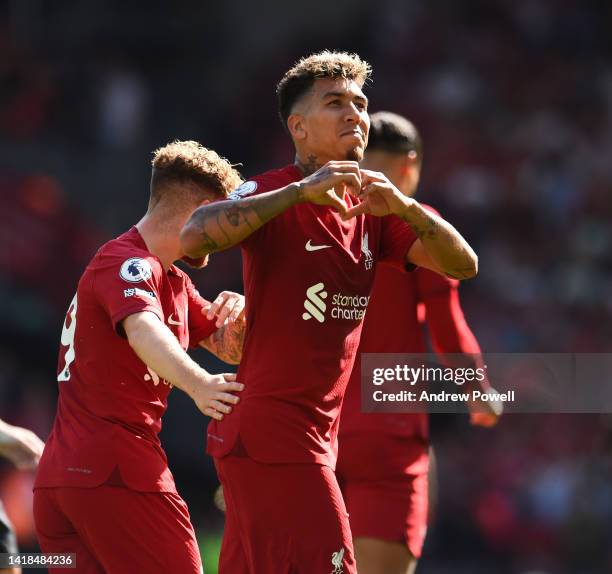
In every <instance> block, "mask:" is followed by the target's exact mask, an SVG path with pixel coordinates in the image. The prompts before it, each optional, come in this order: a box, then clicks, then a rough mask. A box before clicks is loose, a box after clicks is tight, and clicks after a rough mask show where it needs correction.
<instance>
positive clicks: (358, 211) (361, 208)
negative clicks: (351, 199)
mask: <svg viewBox="0 0 612 574" xmlns="http://www.w3.org/2000/svg"><path fill="white" fill-rule="evenodd" d="M365 213H369V206H368V204H367V202H365V201H362V202H361V203H359V204H358V205H355V206H353V207H351V208H350V209H347V210H346V212H345V213H344V215H343V216H342V219H344V220H346V219H351V217H357V216H358V215H363V214H365Z"/></svg>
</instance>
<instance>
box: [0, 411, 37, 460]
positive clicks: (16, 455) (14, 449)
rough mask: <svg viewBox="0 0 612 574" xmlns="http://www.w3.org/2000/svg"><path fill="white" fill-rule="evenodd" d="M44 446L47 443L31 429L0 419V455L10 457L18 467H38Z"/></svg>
mask: <svg viewBox="0 0 612 574" xmlns="http://www.w3.org/2000/svg"><path fill="white" fill-rule="evenodd" d="M44 447H45V443H44V442H43V441H42V440H40V439H39V438H38V437H37V436H36V435H35V434H34V433H33V432H32V431H31V430H28V429H25V428H22V427H17V426H13V425H10V424H8V423H7V422H5V421H3V420H2V419H0V456H3V457H5V458H8V459H9V460H10V461H11V462H12V463H13V464H14V465H15V466H17V468H19V469H21V470H28V469H32V468H36V466H37V465H38V461H39V460H40V457H41V455H42V452H43V448H44Z"/></svg>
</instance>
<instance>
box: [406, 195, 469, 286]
mask: <svg viewBox="0 0 612 574" xmlns="http://www.w3.org/2000/svg"><path fill="white" fill-rule="evenodd" d="M402 219H403V220H404V221H405V222H406V223H408V225H410V227H412V229H413V230H414V232H415V233H416V235H417V237H418V238H419V239H420V241H421V244H422V248H421V250H420V252H422V251H424V252H425V253H424V254H423V255H420V254H419V253H420V252H414V251H412V253H413V255H415V256H416V257H419V258H422V260H415V261H411V263H414V264H416V265H422V266H424V267H428V268H430V269H434V270H436V271H438V273H442V274H444V275H446V276H447V277H451V278H453V279H469V278H470V277H474V275H476V273H477V272H478V257H477V256H476V254H475V253H474V251H473V250H472V248H471V247H470V246H469V245H468V243H467V241H466V240H465V239H464V238H463V237H462V236H461V234H460V233H459V232H458V231H457V230H456V229H455V228H454V227H453V226H452V225H451V224H450V223H448V221H445V220H444V219H442V218H441V217H439V216H438V215H435V214H433V213H431V212H430V211H428V210H426V209H425V208H423V207H422V206H421V205H419V204H418V203H416V202H415V203H414V204H411V206H410V207H409V208H408V209H407V210H406V212H405V213H404V214H403V215H402ZM431 263H433V266H432V265H431Z"/></svg>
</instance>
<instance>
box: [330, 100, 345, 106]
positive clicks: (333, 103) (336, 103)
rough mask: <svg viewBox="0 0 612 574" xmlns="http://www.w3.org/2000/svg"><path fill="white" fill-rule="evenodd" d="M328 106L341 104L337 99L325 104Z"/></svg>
mask: <svg viewBox="0 0 612 574" xmlns="http://www.w3.org/2000/svg"><path fill="white" fill-rule="evenodd" d="M327 105H328V106H340V105H342V102H341V101H340V100H338V99H335V100H331V102H328V103H327Z"/></svg>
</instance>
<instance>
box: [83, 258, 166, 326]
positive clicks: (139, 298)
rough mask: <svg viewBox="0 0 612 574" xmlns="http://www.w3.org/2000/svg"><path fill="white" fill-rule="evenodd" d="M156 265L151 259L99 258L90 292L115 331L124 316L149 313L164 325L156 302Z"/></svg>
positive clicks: (158, 303) (157, 267)
mask: <svg viewBox="0 0 612 574" xmlns="http://www.w3.org/2000/svg"><path fill="white" fill-rule="evenodd" d="M162 272H163V270H162V269H161V266H160V264H159V262H158V261H157V260H156V259H155V258H153V257H147V256H141V255H140V254H135V255H134V256H133V257H129V256H126V255H115V254H101V255H100V256H99V261H98V265H97V266H96V269H95V270H94V277H93V290H94V294H95V296H96V298H97V300H98V301H99V303H100V305H102V307H103V308H104V310H105V311H106V312H107V313H108V316H109V318H110V320H111V321H112V323H113V328H114V329H115V330H116V331H117V332H118V333H121V329H119V330H118V329H117V328H118V326H119V324H120V323H121V321H123V319H125V318H126V317H127V316H128V315H133V314H134V313H140V312H141V311H150V312H151V313H153V314H155V315H156V316H157V317H158V318H159V320H160V321H161V322H162V323H163V322H164V312H163V309H162V307H161V303H160V300H159V285H160V274H161V273H162Z"/></svg>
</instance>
